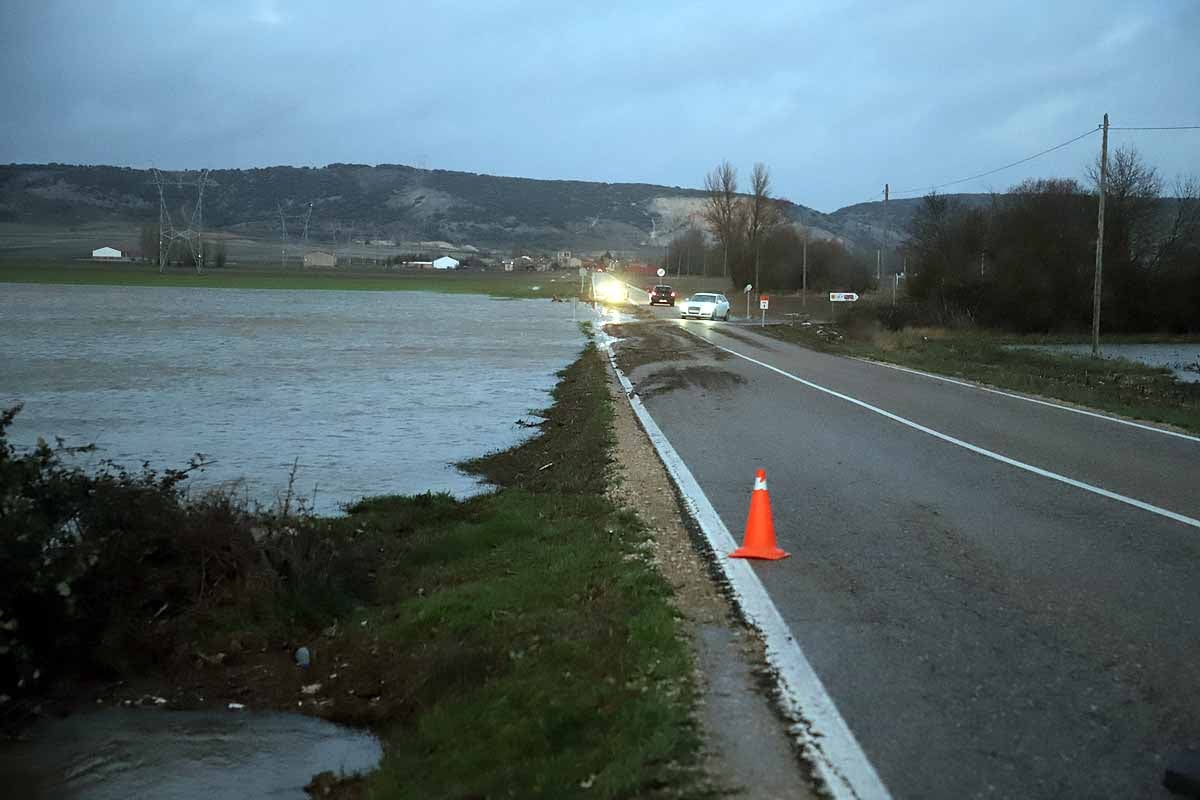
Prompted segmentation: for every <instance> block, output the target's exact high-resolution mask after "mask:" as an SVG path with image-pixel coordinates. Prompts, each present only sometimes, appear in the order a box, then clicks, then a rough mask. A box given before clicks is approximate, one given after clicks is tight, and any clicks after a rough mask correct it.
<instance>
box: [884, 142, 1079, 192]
mask: <svg viewBox="0 0 1200 800" xmlns="http://www.w3.org/2000/svg"><path fill="white" fill-rule="evenodd" d="M1099 130H1100V128H1099V127H1096V128H1092V129H1091V130H1089V131H1087V132H1086V133H1081V134H1079V135H1078V136H1076V137H1075V138H1074V139H1068V140H1067V141H1065V142H1063V143H1061V144H1056V145H1054V146H1053V147H1048V148H1046V149H1045V150H1042V151H1041V152H1038V153H1034V154H1033V155H1031V156H1026V157H1025V158H1022V159H1020V160H1018V161H1014V162H1012V163H1011V164H1005V165H1004V166H1002V167H996V168H995V169H989V170H988V171H986V172H980V173H979V174H977V175H971V176H970V177H967V178H959V179H958V180H955V181H947V182H946V183H939V184H937V185H936V186H918V187H914V188H912V189H901V190H900V191H898V192H893V193H892V195H893V196H895V195H899V194H926V193H928V192H933V191H937V190H938V189H944V188H945V187H947V186H956V185H958V184H960V183H968V182H969V181H974V180H978V179H980V178H986V177H987V176H988V175H995V174H996V173H997V172H1003V171H1004V170H1006V169H1012V168H1013V167H1016V166H1020V165H1021V164H1025V163H1028V162H1030V161H1033V160H1034V159H1035V158H1041V157H1042V156H1044V155H1047V154H1048V153H1053V152H1054V151H1055V150H1061V149H1063V148H1064V147H1066V146H1067V145H1072V144H1075V142H1078V141H1079V140H1080V139H1086V138H1087V137H1089V136H1091V135H1092V134H1094V133H1096V132H1097V131H1099Z"/></svg>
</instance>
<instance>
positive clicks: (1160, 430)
mask: <svg viewBox="0 0 1200 800" xmlns="http://www.w3.org/2000/svg"><path fill="white" fill-rule="evenodd" d="M851 358H853V359H854V360H855V361H861V362H863V363H864V364H873V365H874V366H877V367H887V368H888V369H895V370H899V371H900V372H910V373H912V374H913V375H922V376H924V377H926V378H932V379H934V380H935V381H944V382H946V383H953V384H954V385H955V386H965V387H967V388H968V389H978V390H979V391H981V392H990V393H992V394H998V395H1002V396H1004V397H1011V398H1013V399H1015V400H1024V401H1025V402H1026V403H1036V404H1038V405H1039V406H1049V407H1050V408H1057V409H1061V410H1062V411H1070V412H1071V413H1072V414H1082V415H1084V416H1085V417H1095V418H1096V419H1103V420H1107V421H1108V422H1116V423H1118V424H1120V425H1128V426H1129V427H1131V428H1140V429H1141V430H1144V431H1152V432H1153V433H1161V434H1163V435H1165V436H1175V437H1177V438H1179V439H1187V440H1188V441H1190V442H1197V443H1200V436H1191V435H1189V434H1186V433H1180V432H1179V431H1172V430H1167V429H1166V428H1159V427H1156V426H1154V425H1146V424H1145V423H1142V422H1134V421H1133V420H1129V419H1121V418H1120V417H1111V416H1109V415H1108V414H1098V413H1096V412H1095V411H1087V410H1085V409H1082V408H1073V407H1072V406H1064V405H1062V404H1060V403H1051V402H1049V401H1046V400H1038V399H1036V398H1033V397H1026V396H1025V395H1021V394H1015V393H1013V392H1006V391H1004V390H1003V389H993V388H992V387H990V386H984V385H983V384H979V383H972V382H970V381H961V380H957V379H956V378H947V377H946V376H945V375H935V374H934V373H932V372H925V371H923V370H919V369H913V368H912V367H902V366H900V365H899V364H889V363H887V362H886V361H872V360H871V359H869V358H857V357H854V356H851Z"/></svg>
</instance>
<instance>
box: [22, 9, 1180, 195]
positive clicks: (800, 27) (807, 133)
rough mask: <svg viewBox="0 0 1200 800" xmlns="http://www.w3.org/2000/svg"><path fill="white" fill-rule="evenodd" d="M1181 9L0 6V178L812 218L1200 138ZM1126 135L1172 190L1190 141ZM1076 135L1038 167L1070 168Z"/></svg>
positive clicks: (1061, 160)
mask: <svg viewBox="0 0 1200 800" xmlns="http://www.w3.org/2000/svg"><path fill="white" fill-rule="evenodd" d="M1197 8H1198V6H1197V5H1196V4H1195V3H1194V2H1192V0H1157V1H1155V2H1144V3H1124V2H1117V1H1116V0H1096V2H1087V3H1085V2H1080V1H1079V0H1071V1H1070V2H1057V3H1054V4H1047V3H1044V2H1031V1H1028V0H1025V1H1023V2H1015V3H1002V4H970V5H968V4H963V3H959V2H953V1H952V0H925V1H924V2H915V3H887V4H884V3H878V2H866V1H865V0H861V1H855V0H844V1H838V2H826V3H808V4H798V3H779V2H771V3H763V2H742V3H736V4H731V3H728V2H726V1H724V0H723V1H722V2H710V1H709V0H704V1H703V2H681V1H679V0H671V1H670V2H663V3H654V4H648V3H633V2H625V3H610V4H591V5H588V6H579V7H576V4H569V3H561V2H515V1H514V0H507V1H505V0H501V2H492V3H483V2H479V3H468V2H461V1H460V2H447V3H435V2H400V3H397V2H384V1H382V0H381V1H380V2H366V1H364V2H340V3H317V2H302V1H301V2H282V1H280V2H272V1H271V0H252V1H251V2H234V1H233V0H230V1H228V2H213V1H211V0H210V1H209V2H199V1H198V0H197V1H196V2H185V1H183V0H176V1H175V2H166V3H149V2H132V1H129V2H118V1H117V0H112V1H110V2H96V3H89V4H86V5H84V4H80V3H76V2H64V1H63V0H52V1H51V2H46V3H38V4H31V3H22V2H10V3H6V8H5V9H4V18H5V21H6V25H5V28H4V30H3V31H2V32H0V45H2V46H3V51H2V52H0V68H2V69H3V74H4V75H5V76H6V77H5V81H4V82H3V84H2V85H0V102H3V106H4V108H5V109H9V110H16V113H13V114H7V115H6V116H5V118H4V119H3V120H0V160H3V161H49V160H54V161H70V162H89V163H117V164H131V165H138V166H142V165H147V164H150V163H156V164H159V165H161V166H167V167H195V166H201V165H211V166H229V167H233V166H254V165H264V164H276V163H293V164H324V163H328V162H332V161H357V162H373V163H374V162H407V163H416V162H418V161H423V162H424V163H425V164H426V165H427V166H432V167H443V168H447V169H466V170H471V171H479V172H492V173H499V174H517V175H523V176H529V177H546V178H580V179H592V180H610V181H615V180H627V181H653V182H660V183H665V184H668V185H684V186H696V185H698V184H699V183H700V181H701V179H702V176H703V174H704V172H705V171H707V170H708V169H709V168H711V166H712V165H713V164H714V163H716V162H717V161H719V160H721V159H723V158H728V159H730V160H731V161H733V162H734V163H736V164H738V165H741V166H742V167H743V169H744V170H746V171H748V169H749V167H750V165H751V164H752V163H753V162H754V161H758V160H761V161H765V162H767V163H768V164H769V165H770V166H771V167H772V169H773V171H774V173H775V176H776V184H777V186H778V190H779V192H780V193H781V194H783V195H785V196H787V197H789V198H791V199H794V200H796V201H797V202H801V203H805V204H808V205H812V206H815V207H817V208H821V209H824V210H830V209H833V208H836V207H838V206H840V205H843V204H847V203H851V202H856V201H860V200H864V199H868V198H870V197H872V196H874V195H875V194H876V193H877V192H878V191H879V190H880V189H881V188H882V184H883V182H885V181H888V182H890V183H892V185H893V186H903V187H909V186H924V185H929V184H934V183H940V182H942V181H945V180H951V179H954V178H958V177H962V176H963V175H967V174H971V173H974V172H978V171H982V170H984V169H987V168H989V167H992V166H997V165H999V164H1003V163H1005V162H1008V161H1011V160H1015V159H1016V158H1020V157H1022V156H1025V155H1028V154H1029V153H1031V152H1033V151H1035V150H1038V149H1041V148H1043V147H1046V146H1048V145H1051V144H1055V143H1057V142H1059V141H1063V140H1065V139H1067V138H1070V137H1071V136H1074V135H1076V134H1078V133H1080V132H1082V131H1083V130H1086V129H1088V128H1089V127H1092V126H1094V125H1095V124H1096V123H1097V122H1098V121H1099V118H1100V115H1101V114H1102V113H1104V112H1105V111H1109V112H1110V113H1112V114H1113V118H1114V124H1117V123H1116V121H1117V120H1120V121H1121V122H1123V123H1125V124H1138V123H1176V122H1191V123H1195V122H1197V121H1200V120H1197V117H1198V116H1200V103H1197V89H1196V78H1197V77H1200V54H1198V53H1197V51H1196V48H1195V47H1194V40H1195V35H1196V33H1198V32H1200V13H1198V12H1197ZM1186 136H1187V135H1175V136H1174V138H1171V137H1170V136H1157V137H1150V136H1138V137H1135V136H1134V135H1132V134H1127V135H1123V138H1121V137H1117V136H1116V134H1114V141H1127V142H1131V143H1136V144H1137V145H1138V146H1139V148H1141V149H1142V151H1143V152H1144V153H1145V154H1146V156H1147V157H1148V158H1149V159H1150V160H1151V161H1152V162H1153V163H1155V164H1157V165H1158V166H1159V168H1160V169H1161V170H1162V171H1163V172H1164V174H1166V175H1168V176H1170V175H1174V174H1175V173H1178V172H1196V171H1200V164H1197V162H1196V158H1195V154H1196V153H1197V152H1200V148H1197V146H1196V145H1197V144H1198V141H1197V137H1193V138H1186ZM1090 148H1091V145H1088V144H1086V143H1081V144H1080V145H1079V146H1073V147H1072V148H1068V149H1066V150H1064V151H1061V152H1059V153H1055V154H1054V155H1052V156H1049V157H1047V158H1046V159H1044V160H1041V161H1038V162H1034V163H1033V164H1031V165H1029V166H1028V168H1024V169H1020V170H1014V171H1012V172H1011V173H1004V174H1002V175H999V176H995V177H993V178H991V179H988V180H987V181H981V182H979V183H978V184H976V185H965V186H963V187H962V188H963V189H964V190H986V189H989V188H999V189H1003V188H1004V187H1006V186H1008V185H1011V184H1012V183H1015V182H1017V181H1018V180H1020V179H1021V178H1022V177H1025V176H1027V175H1035V174H1037V175H1048V174H1059V175H1074V176H1078V175H1080V174H1081V171H1082V167H1083V165H1084V164H1085V163H1086V162H1087V161H1089V160H1090V158H1092V157H1093V154H1092V152H1091V149H1090Z"/></svg>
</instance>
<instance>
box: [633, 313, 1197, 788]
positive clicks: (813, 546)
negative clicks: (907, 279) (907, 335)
mask: <svg viewBox="0 0 1200 800" xmlns="http://www.w3.org/2000/svg"><path fill="white" fill-rule="evenodd" d="M656 313H657V314H658V315H659V316H661V317H663V318H673V317H675V316H677V312H676V313H673V310H672V309H658V310H656ZM666 324H677V325H683V326H685V327H686V328H687V329H689V330H692V331H694V332H696V333H697V334H698V335H699V336H700V337H703V338H704V339H707V340H709V341H711V342H712V343H714V344H718V345H721V346H724V347H728V348H730V349H732V350H734V351H736V352H739V353H742V354H745V355H748V356H751V357H753V358H755V359H757V360H759V361H762V362H765V363H768V364H770V365H772V366H775V367H777V368H779V369H781V370H785V371H787V372H789V373H791V374H793V375H796V376H798V377H800V378H803V379H806V380H808V381H811V382H813V383H816V384H818V385H820V386H823V387H826V388H828V389H831V390H834V391H836V392H840V393H842V394H844V395H846V396H848V397H852V398H855V399H857V400H860V401H862V402H865V403H867V404H870V405H872V406H875V407H877V408H878V409H880V410H881V411H886V412H889V413H891V414H894V415H897V416H899V417H902V418H904V419H906V420H908V421H911V422H913V423H916V424H918V425H921V426H925V427H926V428H928V429H930V430H932V431H936V432H939V433H941V434H944V435H946V436H948V437H953V438H954V439H956V440H959V441H961V442H963V443H965V444H969V445H973V446H975V447H978V448H982V449H985V450H987V451H991V452H994V453H997V454H999V455H1002V456H1004V457H1007V458H1009V459H1013V460H1015V461H1017V462H1021V463H1023V464H1027V465H1029V466H1031V467H1034V468H1039V469H1042V470H1047V471H1050V472H1053V473H1056V474H1058V475H1062V476H1064V477H1067V478H1069V479H1073V480H1075V481H1079V482H1082V483H1084V484H1087V485H1088V486H1091V487H1095V488H1096V489H1099V490H1103V491H1108V492H1111V493H1115V494H1117V495H1120V496H1122V497H1125V498H1129V499H1131V500H1133V501H1135V502H1142V503H1145V504H1149V505H1151V506H1154V507H1158V508H1161V509H1164V510H1166V511H1169V512H1173V513H1175V514H1178V515H1182V516H1184V517H1188V518H1192V519H1200V443H1198V442H1195V441H1190V440H1187V439H1182V438H1176V437H1171V436H1166V435H1163V434H1160V433H1155V432H1151V431H1146V430H1141V429H1138V428H1134V427H1129V426H1125V425H1120V424H1117V423H1114V422H1112V421H1109V420H1104V419H1097V418H1093V417H1088V416H1083V415H1079V414H1075V413H1071V412H1068V411H1065V410H1061V409H1057V408H1049V407H1045V406H1040V405H1035V404H1032V403H1029V402H1025V401H1023V400H1019V399H1015V398H1009V397H1003V396H1000V395H996V394H988V393H985V392H981V391H979V390H977V389H973V388H968V387H962V386H955V385H952V384H948V383H944V382H940V381H937V380H934V379H931V378H928V377H923V376H919V375H913V374H907V373H904V372H899V371H896V370H893V369H889V368H886V367H881V366H878V365H872V364H867V363H864V362H859V361H853V360H849V359H842V358H837V357H833V356H828V355H823V354H819V353H815V352H812V351H809V350H805V349H803V348H800V347H796V346H793V345H788V344H784V343H779V342H774V341H771V340H763V341H762V342H760V343H758V344H754V343H753V340H752V339H748V338H747V337H748V336H749V337H753V335H752V334H748V333H746V332H745V331H744V330H743V331H741V332H740V335H730V332H733V333H735V334H736V333H738V331H737V328H736V327H735V326H726V325H725V324H724V323H716V324H712V323H706V322H695V321H692V322H678V321H674V322H670V323H666ZM723 331H725V332H724V333H723ZM753 339H757V337H753ZM618 347H619V345H618ZM697 347H698V348H701V349H707V348H705V346H704V345H703V343H701V342H699V341H698V342H697ZM618 352H619V350H618ZM714 363H715V364H716V365H717V366H718V367H719V368H720V369H722V370H727V371H729V372H730V373H733V374H735V375H737V376H740V378H741V379H742V382H740V383H736V384H732V383H729V382H721V383H718V384H713V386H714V387H715V388H700V387H691V388H682V389H676V390H674V391H668V392H664V393H656V394H653V395H651V396H649V397H646V398H644V399H645V403H646V406H647V408H648V409H649V411H650V413H651V414H652V415H653V416H654V418H655V420H656V421H657V422H658V424H659V425H660V427H661V428H662V429H663V431H664V433H665V434H666V435H667V437H668V438H669V439H670V441H671V443H672V444H673V446H674V447H675V449H676V450H677V451H678V452H679V454H680V455H681V456H682V457H683V459H684V460H685V462H686V463H687V465H688V467H689V468H690V469H691V471H692V472H693V474H694V475H695V477H696V479H697V480H698V481H699V483H700V485H701V487H702V488H703V489H704V491H705V493H706V494H707V495H708V497H709V499H710V500H711V502H712V504H713V506H714V507H715V508H716V510H717V511H718V513H720V515H721V517H722V519H723V520H724V522H725V524H726V525H727V526H728V527H729V529H730V530H731V531H733V532H734V533H735V535H738V536H740V534H741V531H742V530H743V528H744V524H745V516H746V511H747V505H748V501H749V496H750V488H751V485H752V483H753V476H754V471H755V469H757V468H759V467H762V468H764V469H766V471H767V477H768V483H769V486H770V490H771V502H772V505H773V509H774V514H775V523H776V527H777V531H778V534H779V539H780V545H781V546H782V547H783V548H784V549H786V550H788V551H789V552H790V553H792V557H791V558H789V559H787V560H784V561H781V562H774V563H759V564H758V565H757V566H756V569H757V571H758V573H759V575H760V576H761V578H762V580H763V582H764V584H765V585H766V587H767V589H768V591H769V592H770V594H771V596H772V598H773V600H774V602H775V603H776V605H777V606H778V607H779V609H780V611H781V612H782V614H783V616H784V618H785V620H786V621H787V623H788V625H789V626H790V627H791V629H792V631H793V633H794V634H795V636H796V637H797V640H798V641H799V642H800V644H801V647H802V648H803V650H804V651H805V653H806V654H807V656H808V658H809V660H810V661H811V662H812V664H813V667H814V668H815V669H816V671H817V673H818V674H819V675H820V677H821V679H822V681H823V682H824V683H825V686H826V688H827V689H828V690H829V692H830V694H831V695H832V697H833V699H834V701H835V702H836V704H837V706H838V708H839V709H840V711H841V713H842V715H843V717H844V718H845V719H846V721H847V723H848V724H849V725H850V728H851V729H852V730H853V732H854V734H855V735H856V736H857V737H858V740H859V742H860V744H861V745H862V747H863V749H864V751H865V752H866V754H867V756H868V757H869V758H870V759H871V761H872V763H873V764H874V765H875V768H876V770H877V771H878V772H879V774H880V776H881V777H882V779H883V780H884V782H885V783H886V784H887V786H888V788H889V789H890V790H891V791H892V793H893V795H894V796H896V797H905V798H910V797H911V798H931V797H933V798H963V797H1039V798H1040V797H1046V798H1051V797H1053V798H1058V797H1113V798H1116V797H1120V798H1127V797H1151V798H1159V797H1168V796H1169V795H1168V794H1167V792H1166V791H1165V790H1164V789H1162V788H1161V786H1160V784H1161V780H1162V775H1163V769H1164V766H1165V761H1166V759H1167V758H1168V757H1170V756H1171V755H1172V754H1173V753H1174V752H1176V751H1178V750H1180V749H1182V748H1185V747H1200V692H1198V691H1197V688H1198V687H1200V627H1198V626H1200V579H1198V578H1200V528H1197V527H1193V526H1191V525H1189V524H1187V523H1186V522H1181V521H1178V520H1176V519H1171V518H1168V517H1165V516H1163V515H1161V514H1160V513H1155V512H1154V511H1153V510H1146V509H1144V508H1139V507H1136V506H1133V505H1130V504H1128V503H1127V502H1124V501H1122V500H1121V499H1119V498H1118V499H1114V498H1112V497H1106V496H1102V495H1100V494H1096V493H1095V492H1094V491H1089V490H1088V489H1086V488H1080V487H1078V486H1074V485H1069V484H1066V483H1063V482H1061V481H1059V480H1054V479H1051V478H1048V477H1045V476H1043V475H1039V474H1035V473H1033V472H1030V471H1028V470H1026V469H1022V468H1020V467H1018V466H1014V465H1012V464H1009V463H1004V462H1002V461H998V460H996V459H995V458H992V457H988V456H986V455H983V454H981V453H979V452H977V451H973V450H970V449H967V448H965V447H963V446H961V445H960V444H956V443H952V442H950V441H947V440H946V439H944V438H938V437H937V436H935V435H933V434H931V433H930V432H927V431H923V430H919V429H916V428H914V427H911V426H909V425H906V424H903V423H902V422H899V421H897V420H895V419H892V418H888V417H887V416H884V415H881V414H880V413H877V412H875V411H872V410H869V409H866V408H864V407H862V406H859V405H855V404H854V403H852V402H850V401H849V400H847V399H843V398H839V397H835V396H831V395H830V394H827V393H824V392H821V391H819V390H816V389H814V388H810V387H808V386H805V385H803V384H801V383H798V382H796V381H794V380H791V379H789V378H787V377H785V376H782V375H780V374H778V373H776V372H773V371H771V370H769V369H767V368H766V367H763V366H761V365H758V364H755V363H751V362H750V361H746V360H743V359H741V358H737V357H729V358H726V359H724V360H721V361H719V362H714ZM659 366H663V365H657V366H656V365H653V364H651V365H648V366H643V367H640V368H639V369H637V370H635V371H634V374H633V376H631V377H633V379H634V383H635V387H636V385H637V383H638V381H639V380H643V379H645V378H646V377H647V376H648V375H649V374H650V373H652V372H653V371H654V370H655V369H656V368H657V367H659ZM675 366H676V367H678V366H680V365H679V364H675Z"/></svg>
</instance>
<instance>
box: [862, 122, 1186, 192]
mask: <svg viewBox="0 0 1200 800" xmlns="http://www.w3.org/2000/svg"><path fill="white" fill-rule="evenodd" d="M1099 130H1100V126H1099V125H1098V126H1096V127H1095V128H1092V129H1091V130H1088V131H1086V132H1085V133H1081V134H1079V135H1078V136H1076V137H1075V138H1073V139H1068V140H1067V141H1065V142H1062V143H1061V144H1056V145H1054V146H1053V147H1048V148H1046V149H1045V150H1042V151H1040V152H1037V153H1034V154H1033V155H1031V156H1026V157H1025V158H1022V159H1020V160H1018V161H1013V162H1012V163H1010V164H1005V165H1004V166H1002V167H996V168H995V169H989V170H987V171H986V172H980V173H978V174H976V175H971V176H970V177H967V178H959V179H958V180H954V181H947V182H945V183H939V184H937V185H934V186H915V187H913V188H911V189H900V190H898V191H894V192H892V193H891V196H892V197H898V196H900V195H913V194H927V193H929V192H932V191H937V190H938V189H944V188H946V187H947V186H957V185H958V184H960V183H968V182H970V181H974V180H979V179H980V178H986V177H987V176H989V175H995V174H996V173H997V172H1003V171H1004V170H1006V169H1012V168H1013V167H1017V166H1020V165H1021V164H1026V163H1028V162H1030V161H1033V160H1034V159H1036V158H1041V157H1042V156H1044V155H1048V154H1050V153H1053V152H1054V151H1056V150H1061V149H1063V148H1064V147H1067V146H1068V145H1072V144H1075V142H1078V141H1079V140H1081V139H1086V138H1087V137H1089V136H1091V135H1092V134H1094V133H1097V132H1099ZM1109 130H1110V131H1195V130H1200V125H1136V126H1134V125H1127V126H1117V125H1112V126H1110V127H1109ZM878 197H879V196H875V197H871V198H870V199H867V200H860V201H859V202H857V203H851V204H850V206H856V205H864V204H866V203H875V202H878ZM847 207H849V206H847Z"/></svg>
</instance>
